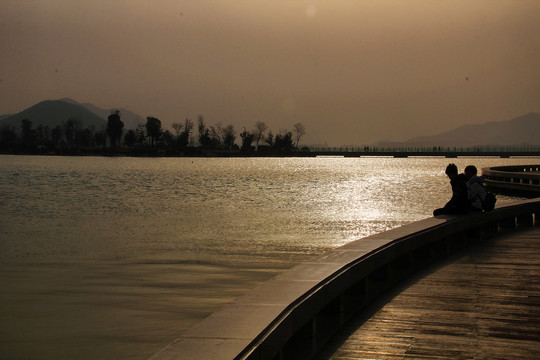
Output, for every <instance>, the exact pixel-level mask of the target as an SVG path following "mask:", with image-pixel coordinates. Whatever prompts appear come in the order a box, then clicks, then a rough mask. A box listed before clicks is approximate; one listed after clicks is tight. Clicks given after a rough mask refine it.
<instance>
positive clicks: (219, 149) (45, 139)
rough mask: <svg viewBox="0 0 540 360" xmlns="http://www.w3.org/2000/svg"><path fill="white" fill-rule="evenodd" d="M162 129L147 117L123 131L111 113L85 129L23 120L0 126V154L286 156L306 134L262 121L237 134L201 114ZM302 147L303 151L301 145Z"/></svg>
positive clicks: (74, 121) (75, 121)
mask: <svg viewBox="0 0 540 360" xmlns="http://www.w3.org/2000/svg"><path fill="white" fill-rule="evenodd" d="M172 129H173V131H174V133H173V132H171V131H170V130H165V129H163V127H162V123H161V121H160V120H159V119H158V118H156V117H152V116H149V117H147V118H146V123H139V124H138V125H137V127H136V128H135V129H127V130H126V129H124V123H123V122H122V115H121V113H120V112H119V111H112V112H111V114H110V115H109V116H108V118H107V124H106V126H105V127H103V128H100V129H96V128H95V127H94V126H89V127H83V122H82V121H81V119H80V118H74V117H72V118H69V119H67V120H65V121H62V123H61V124H60V125H58V126H56V127H54V128H51V127H49V126H46V125H41V124H40V125H38V126H37V127H35V128H34V127H33V124H32V121H31V120H30V119H23V120H21V125H20V129H16V128H14V127H12V126H7V125H5V126H3V127H2V128H0V152H2V153H13V154H18V153H30V154H59V155H61V154H108V153H113V154H126V155H130V154H131V155H145V154H148V155H189V156H197V155H208V154H211V155H256V154H259V155H287V154H290V153H293V152H295V151H298V150H300V149H299V144H300V140H301V139H302V137H303V136H304V135H305V134H306V130H305V127H304V125H303V124H302V123H296V124H294V126H293V130H292V131H289V130H284V129H281V130H279V131H278V132H276V133H273V132H272V131H271V130H270V129H269V128H268V126H267V125H266V124H265V123H264V122H261V121H259V122H256V123H255V125H254V128H253V129H252V130H247V129H246V128H243V131H242V132H240V133H238V132H237V130H236V129H235V127H234V126H233V125H225V126H224V125H222V124H221V123H216V124H212V125H209V124H207V123H206V121H205V119H204V117H203V116H202V115H199V116H198V117H197V120H196V122H194V121H193V120H191V119H190V118H186V119H185V120H184V121H183V122H175V123H173V124H172ZM304 150H305V149H304Z"/></svg>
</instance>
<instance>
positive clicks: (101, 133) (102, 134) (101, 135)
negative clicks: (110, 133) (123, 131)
mask: <svg viewBox="0 0 540 360" xmlns="http://www.w3.org/2000/svg"><path fill="white" fill-rule="evenodd" d="M94 141H95V143H96V145H97V146H101V147H105V146H107V133H106V131H105V130H98V131H96V132H95V134H94Z"/></svg>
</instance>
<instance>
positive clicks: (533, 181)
mask: <svg viewBox="0 0 540 360" xmlns="http://www.w3.org/2000/svg"><path fill="white" fill-rule="evenodd" d="M482 175H483V176H484V182H485V184H486V186H487V187H488V188H489V189H492V190H494V191H499V192H510V193H518V194H522V195H525V196H529V197H536V196H540V165H515V166H497V167H490V168H483V169H482Z"/></svg>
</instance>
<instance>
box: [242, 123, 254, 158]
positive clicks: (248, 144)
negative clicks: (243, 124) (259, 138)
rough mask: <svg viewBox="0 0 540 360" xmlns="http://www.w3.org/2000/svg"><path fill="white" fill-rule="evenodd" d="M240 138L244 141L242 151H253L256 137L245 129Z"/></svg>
mask: <svg viewBox="0 0 540 360" xmlns="http://www.w3.org/2000/svg"><path fill="white" fill-rule="evenodd" d="M240 138H241V139H242V145H241V146H240V150H242V151H243V152H250V151H253V146H252V144H253V140H254V139H255V135H254V134H253V133H251V132H249V131H247V130H246V128H244V131H242V133H240Z"/></svg>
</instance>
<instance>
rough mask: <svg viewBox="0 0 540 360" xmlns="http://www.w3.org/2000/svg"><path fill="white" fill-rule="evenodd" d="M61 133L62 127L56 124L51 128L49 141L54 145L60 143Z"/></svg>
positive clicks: (62, 132)
mask: <svg viewBox="0 0 540 360" xmlns="http://www.w3.org/2000/svg"><path fill="white" fill-rule="evenodd" d="M63 134H64V131H63V130H62V127H61V126H60V125H57V126H56V127H55V128H53V129H52V130H51V141H52V143H53V144H54V145H55V146H58V145H60V143H61V142H62V140H63V136H64V135H63Z"/></svg>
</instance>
